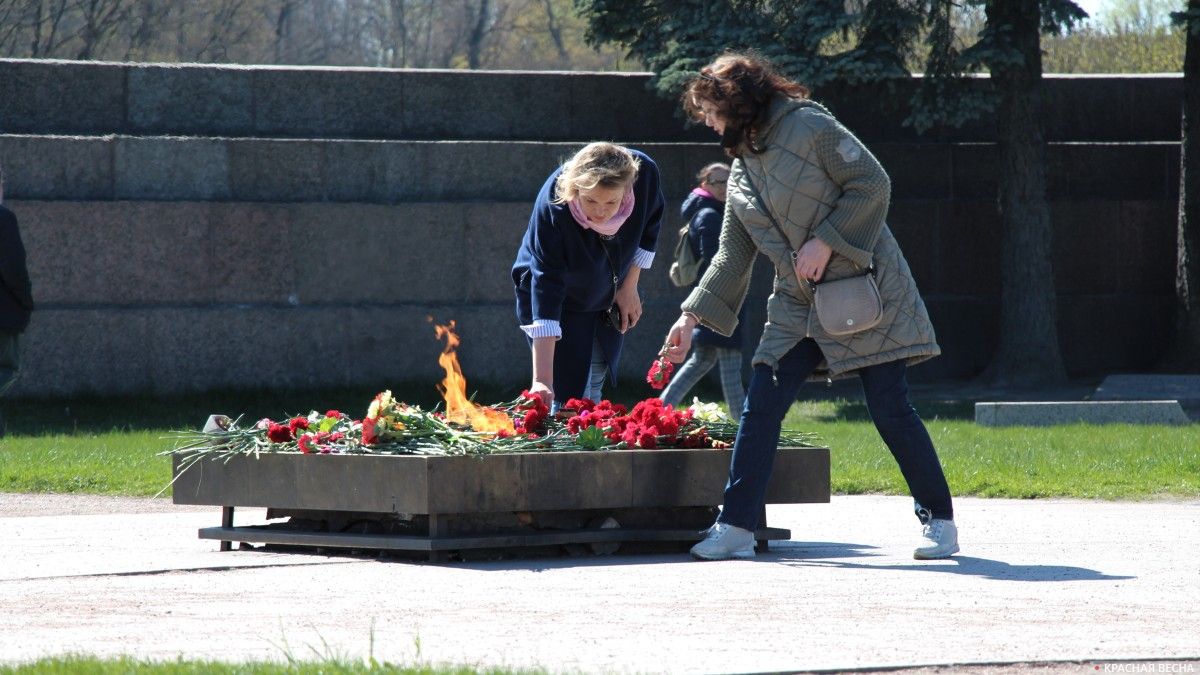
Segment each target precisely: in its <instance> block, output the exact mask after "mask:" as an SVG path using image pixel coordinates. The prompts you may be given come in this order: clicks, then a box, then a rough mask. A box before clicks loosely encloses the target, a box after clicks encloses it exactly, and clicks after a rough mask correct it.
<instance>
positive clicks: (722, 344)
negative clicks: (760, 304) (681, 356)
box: [660, 162, 746, 419]
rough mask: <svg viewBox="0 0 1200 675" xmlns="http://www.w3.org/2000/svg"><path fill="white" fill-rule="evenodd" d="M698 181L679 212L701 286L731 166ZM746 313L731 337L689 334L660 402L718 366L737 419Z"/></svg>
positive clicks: (678, 398)
mask: <svg viewBox="0 0 1200 675" xmlns="http://www.w3.org/2000/svg"><path fill="white" fill-rule="evenodd" d="M696 180H697V181H699V183H700V184H699V187H696V188H695V189H693V190H692V193H691V194H690V195H688V197H687V199H685V200H684V202H683V207H682V208H681V209H680V213H681V214H682V215H683V217H684V219H686V220H687V221H688V234H687V236H688V245H689V246H691V247H692V253H694V254H695V255H696V257H697V258H699V259H700V260H701V261H702V262H701V263H700V272H699V275H698V276H697V277H696V281H697V282H699V280H700V277H703V276H704V271H705V270H706V269H708V263H709V262H710V261H711V260H712V259H713V258H714V257H716V255H717V247H718V245H719V244H720V240H721V222H722V219H723V217H724V214H725V184H726V183H727V182H728V181H729V165H728V164H722V163H720V162H714V163H712V164H709V165H708V166H706V167H704V168H703V169H701V170H700V173H698V174H696ZM745 314H746V305H745V304H743V305H742V309H741V313H740V315H739V317H738V327H737V329H735V330H734V331H733V334H732V335H730V336H729V337H725V336H724V335H721V334H720V333H718V332H716V331H714V330H712V329H711V328H708V327H706V326H696V328H695V330H693V331H692V352H691V354H690V355H688V358H687V361H685V362H684V364H683V366H682V367H681V368H680V369H679V372H678V373H676V374H675V377H674V378H673V379H672V380H671V384H670V385H668V386H667V388H666V390H665V391H663V393H662V396H661V397H660V398H662V400H663V402H664V403H669V404H671V405H679V404H680V403H681V402H682V401H683V398H684V397H685V396H687V394H688V392H689V391H691V389H692V387H694V386H696V383H698V382H699V381H700V378H702V377H704V376H705V374H707V373H708V371H710V370H712V367H713V366H714V365H717V364H720V374H721V390H722V391H723V392H724V394H725V403H726V404H727V405H728V406H729V414H730V415H731V416H733V417H734V418H735V419H736V418H738V417H740V416H741V414H742V403H743V402H744V401H745V399H746V388H745V386H744V385H743V384H742V324H743V323H744V322H745V319H746V316H745Z"/></svg>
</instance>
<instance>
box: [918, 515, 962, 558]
mask: <svg viewBox="0 0 1200 675" xmlns="http://www.w3.org/2000/svg"><path fill="white" fill-rule="evenodd" d="M921 539H923V540H924V542H925V545H924V546H921V547H918V548H917V550H915V551H913V557H914V558H916V559H917V560H941V559H942V558H949V557H950V556H952V555H954V554H955V553H958V527H957V526H955V524H954V521H953V520H942V519H940V518H934V519H933V520H930V521H929V522H928V523H925V528H924V529H923V530H922V531H921Z"/></svg>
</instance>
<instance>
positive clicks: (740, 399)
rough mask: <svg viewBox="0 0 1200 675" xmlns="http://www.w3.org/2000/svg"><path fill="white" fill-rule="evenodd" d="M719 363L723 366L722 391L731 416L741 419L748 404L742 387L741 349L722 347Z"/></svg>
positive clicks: (718, 355)
mask: <svg viewBox="0 0 1200 675" xmlns="http://www.w3.org/2000/svg"><path fill="white" fill-rule="evenodd" d="M717 361H718V362H719V363H720V364H721V369H720V372H721V391H722V392H723V393H724V394H725V403H726V404H727V405H728V406H729V415H730V417H733V418H734V419H739V418H740V417H741V416H742V407H743V406H744V404H745V402H746V388H745V387H744V386H743V385H742V352H741V350H740V349H731V348H728V347H720V348H718V349H717Z"/></svg>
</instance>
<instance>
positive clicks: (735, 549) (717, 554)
mask: <svg viewBox="0 0 1200 675" xmlns="http://www.w3.org/2000/svg"><path fill="white" fill-rule="evenodd" d="M692 556H693V557H696V558H699V559H700V560H729V559H731V558H753V557H754V533H753V532H751V531H750V530H744V529H742V528H740V527H738V526H736V525H729V524H727V523H713V526H712V527H710V528H708V535H707V536H706V537H704V541H702V542H700V543H699V544H696V545H695V546H693V547H692Z"/></svg>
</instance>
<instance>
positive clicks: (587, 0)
mask: <svg viewBox="0 0 1200 675" xmlns="http://www.w3.org/2000/svg"><path fill="white" fill-rule="evenodd" d="M966 4H967V5H971V6H975V7H983V9H984V12H985V15H986V17H987V20H986V23H985V25H984V28H983V31H982V32H981V33H980V35H979V36H978V40H977V42H975V43H974V44H973V45H971V46H969V47H968V48H966V49H962V50H960V49H958V46H957V44H956V40H957V38H956V31H955V19H956V17H957V16H960V15H961V9H960V8H959V7H958V3H956V2H954V1H953V0H864V1H862V2H854V1H852V2H849V3H847V2H844V1H843V0H814V1H810V2H803V3H800V2H795V3H793V2H772V1H770V0H727V1H726V2H717V1H714V0H707V1H703V0H646V1H644V2H638V3H628V2H626V1H624V0H576V6H577V7H578V8H579V10H580V11H581V13H582V14H583V15H584V16H585V18H587V20H588V22H589V27H590V28H589V33H588V37H589V39H590V40H591V41H593V42H594V43H605V42H616V43H619V44H622V45H624V46H626V47H627V48H628V49H629V50H630V53H631V54H632V55H634V56H636V57H639V58H641V59H642V60H643V61H644V62H645V63H646V64H647V65H648V66H649V67H650V68H651V70H653V71H654V73H655V81H654V82H655V86H656V87H657V88H658V90H659V91H660V93H662V94H664V95H667V96H673V95H675V93H676V92H677V91H678V90H679V88H680V87H681V86H682V84H683V83H684V82H686V81H687V79H688V78H689V77H691V76H692V75H693V74H694V73H695V72H696V71H697V70H698V69H699V68H700V67H701V66H702V65H704V64H705V63H707V62H708V61H710V60H711V59H712V58H713V57H715V56H716V55H717V54H719V53H721V52H722V51H724V50H726V49H747V48H752V49H756V50H757V51H759V52H760V53H761V54H762V55H763V56H766V57H767V58H769V59H771V60H772V61H773V62H774V63H775V64H776V65H777V66H778V67H779V68H780V70H782V71H783V72H785V73H786V74H788V75H789V76H790V77H793V78H794V79H797V80H799V81H801V82H805V83H807V84H810V85H812V86H816V87H819V86H820V85H822V84H824V83H826V82H831V81H840V82H845V83H847V84H852V85H853V84H865V83H882V84H883V85H884V86H885V87H886V88H889V89H890V90H891V91H892V92H893V93H896V92H898V91H899V90H900V86H899V84H900V83H902V82H903V81H904V80H902V79H901V78H907V76H908V75H909V74H910V73H909V70H908V68H907V66H906V64H908V63H911V62H912V61H913V57H914V55H917V54H924V55H925V59H926V67H925V72H926V73H927V75H928V76H927V77H925V78H924V79H923V82H922V86H921V87H920V88H919V89H918V90H917V92H916V94H914V95H913V97H912V101H911V103H912V105H913V113H912V115H911V116H910V117H909V120H908V123H909V124H912V125H913V126H915V127H916V128H917V129H919V130H924V129H927V128H929V127H931V126H933V125H936V124H961V123H963V122H965V121H968V120H970V119H974V118H976V117H978V116H979V115H981V114H983V113H984V112H987V111H990V110H995V111H996V113H997V145H998V150H999V160H1000V161H999V162H998V163H997V166H998V168H999V176H998V177H997V178H998V183H999V195H998V205H999V210H1000V216H1001V225H1002V227H1003V230H1004V232H1003V241H1004V252H1003V253H1002V261H1003V262H1002V275H1003V292H1002V296H1001V305H1002V308H1001V334H1000V343H999V347H998V349H997V352H996V355H995V357H994V358H993V361H992V363H991V365H990V366H989V367H988V369H987V371H986V372H985V374H984V377H985V379H987V380H988V381H990V382H992V383H997V384H1014V383H1019V384H1029V385H1034V384H1047V383H1053V382H1058V381H1061V380H1063V379H1065V377H1066V376H1065V370H1064V368H1063V365H1062V356H1061V352H1060V350H1059V346H1058V331H1057V328H1056V320H1057V309H1056V297H1055V290H1054V279H1053V274H1052V269H1051V261H1050V251H1051V246H1050V238H1051V228H1050V218H1049V206H1048V204H1047V202H1046V175H1045V172H1046V168H1045V141H1044V139H1043V135H1042V130H1041V123H1040V120H1039V114H1040V107H1041V77H1042V67H1041V51H1040V40H1041V34H1042V33H1055V32H1058V31H1061V30H1063V29H1069V28H1070V27H1072V26H1073V25H1074V23H1075V22H1077V21H1079V20H1081V19H1083V18H1085V17H1086V16H1087V14H1086V13H1085V12H1084V11H1083V10H1082V9H1080V8H1079V6H1078V5H1076V4H1075V3H1074V2H1070V1H1069V0H969V1H968V2H967V3H966ZM985 68H986V69H987V70H989V71H990V73H991V78H989V79H987V80H981V79H979V78H972V77H970V75H971V74H972V73H974V72H977V71H979V70H981V69H985Z"/></svg>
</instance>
